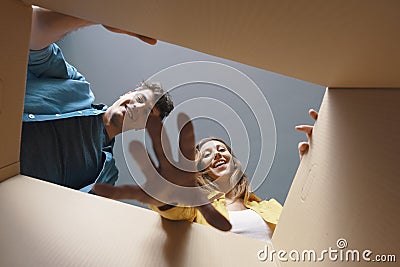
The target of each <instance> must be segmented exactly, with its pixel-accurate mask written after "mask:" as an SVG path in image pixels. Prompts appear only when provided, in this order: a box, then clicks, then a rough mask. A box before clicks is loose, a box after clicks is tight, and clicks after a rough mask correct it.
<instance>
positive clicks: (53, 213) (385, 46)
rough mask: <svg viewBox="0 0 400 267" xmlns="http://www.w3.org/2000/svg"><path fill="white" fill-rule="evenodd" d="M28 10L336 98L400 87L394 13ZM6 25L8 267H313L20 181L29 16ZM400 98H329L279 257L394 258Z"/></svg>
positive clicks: (0, 202)
mask: <svg viewBox="0 0 400 267" xmlns="http://www.w3.org/2000/svg"><path fill="white" fill-rule="evenodd" d="M26 2H27V3H28V2H29V3H33V4H38V5H42V6H44V7H47V8H50V9H53V10H56V11H59V12H62V13H66V14H70V15H75V16H78V17H82V18H86V19H90V20H93V21H97V22H102V23H105V24H109V25H112V26H116V27H120V28H123V29H127V30H131V31H136V32H138V33H141V34H144V35H149V36H151V37H155V38H158V39H160V40H163V41H168V42H171V43H175V44H179V45H182V46H186V47H189V48H192V49H195V50H199V51H203V52H206V53H209V54H214V55H217V56H221V57H226V58H230V59H233V60H236V61H240V62H243V63H247V64H250V65H253V66H258V67H261V68H265V69H268V70H272V71H275V72H278V73H282V74H286V75H289V76H292V77H296V78H300V79H303V80H306V81H311V82H315V83H318V84H323V85H327V86H337V87H371V88H377V87H379V88H382V87H399V85H400V78H399V77H400V76H398V75H397V70H398V69H399V68H398V67H399V66H398V64H399V62H400V60H399V57H400V55H399V53H398V51H397V48H398V47H399V36H398V32H397V30H398V25H399V20H398V19H397V14H396V13H397V10H398V7H399V2H396V1H345V2H343V3H341V4H343V5H340V4H338V2H335V3H326V2H321V1H315V2H313V5H310V3H309V1H296V2H293V1H291V2H290V5H289V4H287V3H288V2H286V1H279V2H277V1H263V2H261V1H260V2H254V3H252V4H251V5H249V4H248V3H246V4H244V3H242V4H241V3H235V4H233V3H231V2H228V1H218V2H215V1H197V2H195V3H194V2H190V3H189V2H187V1H172V2H171V1H168V2H167V1H146V2H142V1H122V0H121V1H117V3H116V2H115V1H114V2H112V1H85V2H84V3H82V2H78V1H75V0H71V1H55V0H53V1H40V0H38V1H31V2H30V1H26ZM242 5H245V6H242ZM248 5H249V6H248ZM77 7H79V8H77ZM0 12H1V13H0V14H1V16H0V22H1V25H2V27H3V28H2V39H3V40H4V41H3V42H1V43H0V46H1V47H0V48H1V50H0V51H1V52H0V59H1V60H0V62H1V63H0V123H1V125H3V126H4V125H6V126H7V127H5V128H3V129H4V130H2V131H1V133H0V134H1V136H0V137H1V138H2V140H3V148H4V149H3V151H2V152H3V153H2V154H1V156H0V180H1V181H2V180H5V179H6V178H10V177H12V178H10V179H8V180H6V181H4V182H2V183H0V212H1V218H2V219H1V220H0V236H1V237H2V238H1V241H0V265H1V266H32V265H35V266H66V265H69V266H71V265H72V266H127V265H129V266H132V265H134V266H136V265H138V266H142V265H150V266H154V265H155V266H187V265H190V266H195V265H197V266H204V265H206V264H210V263H211V265H217V264H218V265H221V266H237V265H241V266H253V265H256V264H262V265H263V266H279V265H284V266H285V265H293V266H310V265H312V264H311V263H310V262H291V261H288V262H279V261H275V262H274V263H270V262H268V261H266V262H260V261H258V259H257V252H258V251H259V250H260V249H263V248H264V246H263V245H264V244H263V243H262V242H259V241H256V240H250V239H247V238H245V237H242V236H236V235H233V234H229V233H221V232H218V231H216V230H215V229H212V228H207V227H204V226H201V225H196V224H189V223H186V222H169V221H164V220H161V218H160V217H159V216H158V214H156V213H154V212H152V211H148V210H144V209H140V208H137V207H134V206H130V205H127V204H123V203H119V202H116V201H112V200H107V199H103V198H100V197H97V196H92V195H89V194H83V193H81V192H77V191H73V190H70V189H67V188H63V187H59V186H56V185H53V184H49V183H45V182H42V181H39V180H35V179H32V178H29V177H24V176H20V175H18V173H19V143H20V131H21V117H22V110H23V95H24V87H25V75H26V62H27V52H28V40H29V32H30V22H31V8H30V6H28V5H27V4H24V3H23V2H20V1H18V0H5V1H3V3H2V9H1V11H0ZM373 39H374V40H375V39H376V40H375V41H373ZM366 63H368V64H366ZM399 99H400V90H398V89H379V90H378V89H356V90H354V89H351V90H348V89H328V90H327V93H326V95H325V98H324V102H323V105H322V107H321V110H320V118H319V120H318V122H317V124H316V127H315V131H314V134H313V141H312V148H311V150H310V153H309V154H308V155H307V156H306V157H305V158H304V159H303V161H302V163H301V166H300V168H299V170H298V173H297V174H296V177H295V179H294V182H293V185H292V188H291V190H290V192H289V196H288V198H287V201H286V203H285V208H284V211H283V213H282V216H281V220H280V223H279V224H278V227H277V229H276V232H275V235H274V237H273V240H272V244H273V247H272V246H271V245H269V246H268V248H269V249H270V250H272V249H273V248H275V249H276V250H279V249H286V250H291V249H298V250H301V249H314V250H317V251H321V250H323V249H328V248H329V247H333V248H334V249H336V248H337V246H336V241H337V240H338V239H339V238H345V239H346V240H347V242H348V247H349V248H351V249H358V250H360V251H362V250H364V249H370V250H372V251H373V252H374V253H381V254H385V253H386V254H390V253H391V254H394V253H396V252H397V250H398V249H397V247H398V240H400V232H399V231H396V227H397V226H398V224H399V216H400V210H399V207H398V205H397V204H398V203H399V193H398V192H399V190H400V187H399V186H400V183H398V177H400V169H399V168H398V166H397V163H398V158H399V157H398V151H399V150H400V146H399V143H400V142H399V141H398V136H399V134H400V132H399V127H398V126H399V125H400V110H399V109H398V107H397V105H398V103H399ZM13 176H14V177H13ZM322 264H323V265H324V266H329V265H335V263H334V262H330V261H329V260H328V259H325V261H324V262H323V263H322ZM337 264H339V265H342V264H343V263H341V262H339V263H336V265H337ZM347 264H355V265H357V264H361V266H363V264H364V263H363V262H361V263H357V262H352V263H347ZM369 265H371V266H373V265H377V266H381V265H382V264H381V263H377V262H375V264H374V263H372V262H370V263H369ZM393 266H394V264H393Z"/></svg>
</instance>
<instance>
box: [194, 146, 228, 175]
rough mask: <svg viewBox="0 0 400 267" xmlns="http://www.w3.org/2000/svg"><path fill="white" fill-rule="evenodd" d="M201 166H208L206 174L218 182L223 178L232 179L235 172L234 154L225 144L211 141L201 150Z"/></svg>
mask: <svg viewBox="0 0 400 267" xmlns="http://www.w3.org/2000/svg"><path fill="white" fill-rule="evenodd" d="M200 155H201V159H200V161H201V165H202V166H208V167H207V168H206V170H205V172H206V173H207V174H208V175H209V176H210V177H211V178H212V179H213V180H216V179H218V178H221V177H223V176H227V177H230V175H231V174H232V172H233V170H234V166H233V160H232V154H231V153H230V152H229V150H228V149H227V147H226V146H225V145H224V143H221V142H220V141H216V140H211V141H208V142H206V143H205V144H203V145H202V146H201V148H200Z"/></svg>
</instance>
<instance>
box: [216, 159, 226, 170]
mask: <svg viewBox="0 0 400 267" xmlns="http://www.w3.org/2000/svg"><path fill="white" fill-rule="evenodd" d="M223 164H225V161H224V160H220V161H218V162H217V163H216V164H214V168H218V167H219V166H221V165H223Z"/></svg>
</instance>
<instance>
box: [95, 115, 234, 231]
mask: <svg viewBox="0 0 400 267" xmlns="http://www.w3.org/2000/svg"><path fill="white" fill-rule="evenodd" d="M178 127H179V129H182V130H181V131H180V135H179V148H180V151H179V159H178V161H174V160H173V157H172V153H171V147H170V143H169V138H168V136H167V135H166V132H165V131H163V126H162V123H161V120H160V118H159V117H158V116H150V117H149V118H148V121H147V124H146V129H147V131H148V133H149V135H150V137H151V140H152V144H153V150H154V152H155V156H156V159H157V161H158V165H156V164H155V163H154V162H153V161H152V160H151V157H150V156H149V154H148V151H147V150H146V148H145V147H144V145H143V144H142V143H140V142H138V141H132V142H131V143H130V147H129V150H130V152H131V155H132V157H133V159H134V160H135V161H136V162H137V163H138V166H139V167H140V169H141V171H142V172H143V174H144V175H145V176H146V183H145V184H144V185H143V186H135V185H124V186H115V187H114V186H111V185H107V184H96V185H95V186H94V191H95V192H96V194H98V195H101V196H104V197H108V198H113V199H135V200H138V201H140V202H142V203H146V204H151V205H156V206H162V205H168V204H177V203H178V204H180V205H183V206H195V207H196V208H198V209H199V211H200V212H201V213H202V214H203V216H204V217H205V219H206V220H207V221H208V223H209V224H211V225H212V226H214V227H216V228H218V229H220V230H223V231H228V230H230V229H231V224H230V223H229V221H228V220H227V219H226V218H225V217H224V216H223V215H221V214H220V213H219V212H218V211H217V210H216V209H215V208H214V207H213V206H212V205H211V203H210V201H209V200H208V199H207V197H206V196H205V194H204V193H203V192H202V191H201V189H200V188H199V187H197V185H196V173H197V171H196V168H195V167H196V166H195V162H194V159H195V143H194V131H193V125H192V122H191V121H190V119H189V117H188V116H187V115H185V114H183V113H181V114H179V116H178Z"/></svg>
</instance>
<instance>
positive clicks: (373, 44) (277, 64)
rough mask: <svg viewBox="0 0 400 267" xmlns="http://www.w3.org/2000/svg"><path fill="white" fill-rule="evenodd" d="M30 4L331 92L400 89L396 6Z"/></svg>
mask: <svg viewBox="0 0 400 267" xmlns="http://www.w3.org/2000/svg"><path fill="white" fill-rule="evenodd" d="M25 1H26V2H29V3H34V4H37V5H41V6H43V7H47V8H49V9H52V10H56V11H60V12H62V13H65V14H70V15H74V16H77V17H82V18H86V19H89V20H92V21H97V22H102V23H105V24H109V25H112V26H115V27H119V28H123V29H126V30H130V31H133V32H137V33H140V34H144V35H148V36H151V37H154V38H158V39H159V40H162V41H166V42H169V43H173V44H177V45H180V46H184V47H188V48H191V49H194V50H197V51H201V52H205V53H208V54H211V55H216V56H219V57H223V58H227V59H232V60H234V61H238V62H241V63H245V64H248V65H252V66H255V67H259V68H263V69H266V70H270V71H273V72H276V73H280V74H284V75H287V76H291V77H295V78H298V79H301V80H305V81H309V82H313V83H316V84H320V85H325V86H328V87H347V88H350V87H362V88H366V87H375V88H378V87H379V88H381V87H400V76H399V75H398V69H400V52H399V50H398V47H399V46H400V35H399V34H398V33H399V29H400V20H399V19H398V10H399V9H400V1H396V0H336V1H320V0H296V1H292V0H281V1H275V0H256V1H235V2H234V3H232V1H230V0H220V1H215V0H204V1H184V0H170V1H157V0H147V1H139V0H115V1H107V0H102V1H99V0H87V1H79V0H69V1H64V0H25ZM116 14H117V15H116Z"/></svg>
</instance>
